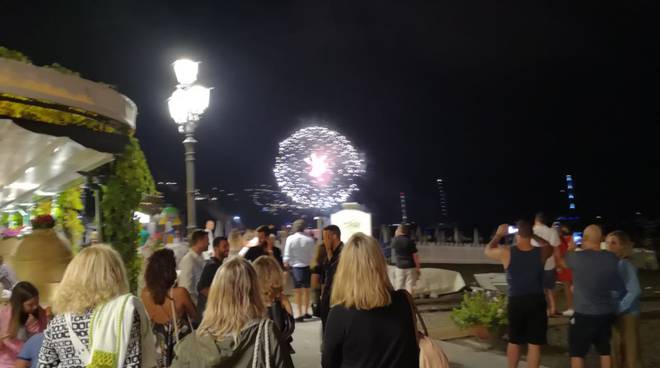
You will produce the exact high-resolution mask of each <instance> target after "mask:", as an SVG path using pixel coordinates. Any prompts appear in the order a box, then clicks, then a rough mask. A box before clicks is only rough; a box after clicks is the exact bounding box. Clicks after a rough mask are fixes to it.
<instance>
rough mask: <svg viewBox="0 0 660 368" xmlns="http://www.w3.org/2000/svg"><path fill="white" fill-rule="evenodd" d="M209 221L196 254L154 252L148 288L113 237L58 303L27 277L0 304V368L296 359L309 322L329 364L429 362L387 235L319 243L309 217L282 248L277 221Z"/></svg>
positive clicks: (265, 363)
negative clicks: (399, 286)
mask: <svg viewBox="0 0 660 368" xmlns="http://www.w3.org/2000/svg"><path fill="white" fill-rule="evenodd" d="M208 230H210V229H207V231H205V230H196V231H193V232H192V233H191V234H190V236H189V245H188V247H187V252H185V253H183V252H181V250H180V249H181V248H180V247H178V248H172V247H165V248H161V249H158V250H155V251H154V252H153V253H152V254H151V255H150V256H149V257H148V258H147V259H146V260H145V262H146V267H145V268H144V274H143V276H142V277H143V279H144V287H143V288H142V290H141V291H140V292H139V297H138V296H135V295H133V294H131V293H130V291H129V282H128V276H127V273H126V269H125V266H124V263H123V261H122V259H121V257H120V255H119V254H118V252H117V251H116V250H114V248H112V247H110V246H108V245H103V244H94V245H91V246H88V247H86V248H83V249H82V250H81V251H80V252H79V253H78V254H76V255H75V257H74V258H73V260H72V261H71V262H70V263H69V265H68V267H67V269H66V271H65V273H64V276H63V278H62V281H61V283H60V285H59V286H58V287H57V289H56V292H55V296H54V300H52V310H51V308H50V307H48V308H42V307H41V304H40V301H39V292H38V290H37V289H36V288H35V287H34V286H33V285H32V284H30V283H29V282H18V283H16V284H15V285H14V286H13V288H12V293H11V300H10V303H9V305H7V306H6V307H3V308H2V309H0V331H1V333H2V336H0V368H4V367H14V366H19V367H293V362H292V358H291V356H292V354H295V353H296V352H295V351H294V349H293V344H292V342H293V332H294V330H295V326H296V323H301V322H304V321H307V320H310V319H320V320H321V322H322V323H321V325H322V341H323V342H322V361H321V362H319V364H320V365H322V366H323V367H346V366H369V367H418V366H419V348H418V345H417V330H416V327H415V322H414V321H415V319H414V317H413V308H412V305H411V302H410V300H411V299H410V297H409V295H408V294H407V292H406V291H405V290H398V291H395V288H394V287H393V286H392V284H391V283H390V280H389V278H388V274H387V263H386V260H385V257H384V256H383V254H382V252H381V249H380V246H379V244H378V242H377V241H376V239H374V238H372V237H371V236H368V235H365V234H362V233H357V234H354V235H353V236H352V237H351V238H350V239H349V240H348V241H347V242H346V244H344V243H343V242H342V241H341V230H340V228H339V227H337V226H335V225H329V226H327V227H325V228H324V229H323V231H322V239H320V241H319V242H318V244H317V242H315V240H314V239H312V238H311V237H310V236H309V235H307V234H306V233H305V231H304V230H305V223H304V221H303V220H298V221H295V222H294V224H293V226H292V229H291V233H290V235H289V236H288V237H287V238H286V240H285V241H284V244H283V247H282V248H283V249H282V250H280V248H279V247H278V246H277V244H276V243H277V238H276V237H275V236H274V234H273V231H272V229H270V228H269V227H267V226H260V227H258V228H257V229H256V230H255V231H250V230H246V231H245V232H244V233H243V234H241V233H239V232H238V231H232V232H231V233H230V234H229V236H228V238H225V237H212V236H210V234H211V231H208ZM409 246H410V247H413V246H414V245H413V244H412V243H411V244H409ZM415 251H416V250H415ZM411 254H412V253H411ZM416 262H417V263H416V264H417V265H418V262H419V261H418V259H416ZM289 277H290V278H291V279H292V281H293V290H294V298H293V300H294V301H295V303H294V304H293V305H292V303H291V302H290V301H289V298H288V297H287V296H286V295H285V294H284V289H285V284H286V282H287V278H289ZM312 280H314V282H312ZM311 289H314V290H319V289H320V293H318V292H314V293H312V290H311ZM311 294H316V295H315V296H314V297H312V295H311ZM312 315H314V316H312ZM294 316H295V318H294ZM402 321H403V322H402Z"/></svg>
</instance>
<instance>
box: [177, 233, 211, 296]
mask: <svg viewBox="0 0 660 368" xmlns="http://www.w3.org/2000/svg"><path fill="white" fill-rule="evenodd" d="M208 247H209V237H208V234H207V233H206V231H204V230H195V231H193V233H192V235H191V236H190V250H189V251H188V253H186V255H185V256H183V258H182V259H181V262H180V263H179V270H180V271H181V272H180V273H179V286H180V287H182V288H185V289H186V290H188V293H190V298H191V299H192V300H193V302H194V303H197V298H198V296H199V295H198V293H197V283H198V282H199V279H200V277H201V276H202V270H204V263H205V262H204V257H203V256H202V253H203V252H204V251H206V249H208Z"/></svg>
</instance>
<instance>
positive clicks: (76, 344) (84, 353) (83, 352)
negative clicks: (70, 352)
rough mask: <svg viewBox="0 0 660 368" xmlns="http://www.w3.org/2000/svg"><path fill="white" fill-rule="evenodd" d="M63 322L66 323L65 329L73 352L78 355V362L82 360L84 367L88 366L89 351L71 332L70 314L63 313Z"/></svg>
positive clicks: (73, 332) (72, 331)
mask: <svg viewBox="0 0 660 368" xmlns="http://www.w3.org/2000/svg"><path fill="white" fill-rule="evenodd" d="M64 320H65V322H66V328H67V329H68V330H69V336H70V339H71V344H72V345H73V348H74V350H75V351H76V352H78V353H79V354H80V360H82V362H83V364H85V365H87V364H89V362H90V353H89V349H88V348H87V347H86V346H85V344H83V342H82V341H80V338H79V337H78V335H76V332H75V331H74V330H73V324H72V323H71V314H70V313H64ZM91 322H92V321H90V323H91Z"/></svg>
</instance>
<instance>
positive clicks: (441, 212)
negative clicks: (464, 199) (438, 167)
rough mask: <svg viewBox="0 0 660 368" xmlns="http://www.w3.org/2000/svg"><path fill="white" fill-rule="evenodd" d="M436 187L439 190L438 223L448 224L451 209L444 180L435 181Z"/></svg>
mask: <svg viewBox="0 0 660 368" xmlns="http://www.w3.org/2000/svg"><path fill="white" fill-rule="evenodd" d="M435 184H436V187H437V189H438V193H437V194H438V196H437V213H438V217H439V218H438V222H440V223H446V222H448V221H449V208H448V204H447V192H446V191H445V182H444V180H443V179H436V180H435Z"/></svg>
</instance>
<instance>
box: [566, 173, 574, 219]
mask: <svg viewBox="0 0 660 368" xmlns="http://www.w3.org/2000/svg"><path fill="white" fill-rule="evenodd" d="M566 196H567V197H568V209H569V210H571V211H574V210H575V189H574V184H573V175H569V174H567V175H566Z"/></svg>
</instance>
